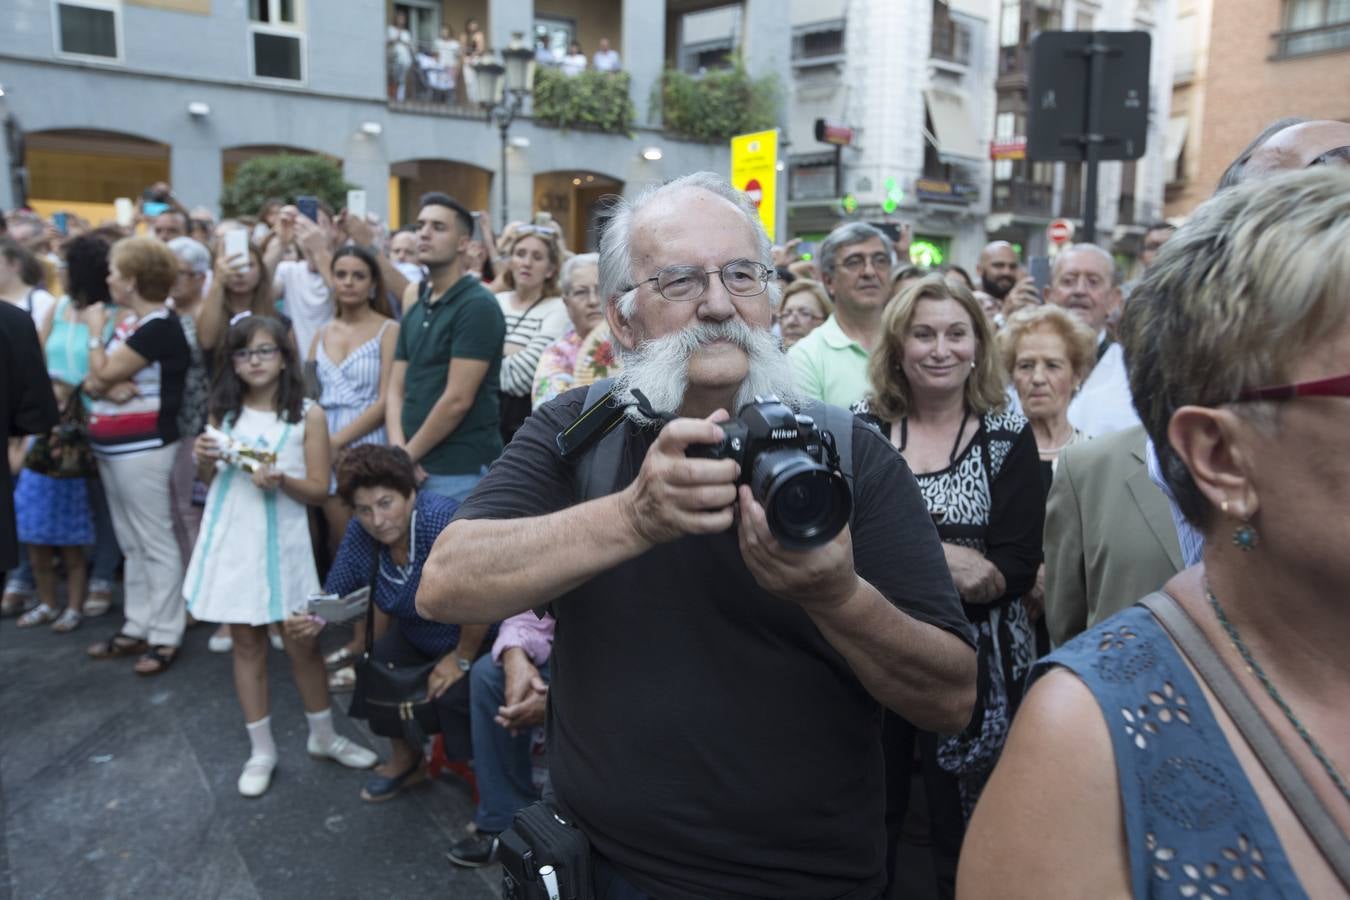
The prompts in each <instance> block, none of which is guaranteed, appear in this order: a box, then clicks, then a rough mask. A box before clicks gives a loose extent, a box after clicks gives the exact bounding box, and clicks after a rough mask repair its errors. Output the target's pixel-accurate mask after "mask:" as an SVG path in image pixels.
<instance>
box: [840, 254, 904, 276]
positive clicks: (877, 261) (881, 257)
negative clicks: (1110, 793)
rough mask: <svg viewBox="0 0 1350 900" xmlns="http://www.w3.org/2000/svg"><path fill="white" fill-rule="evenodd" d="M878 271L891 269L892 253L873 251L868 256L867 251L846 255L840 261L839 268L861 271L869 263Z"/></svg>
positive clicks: (846, 270) (848, 270) (847, 270)
mask: <svg viewBox="0 0 1350 900" xmlns="http://www.w3.org/2000/svg"><path fill="white" fill-rule="evenodd" d="M869 262H870V263H871V264H872V268H874V269H876V270H877V271H878V272H889V271H890V270H891V255H890V254H889V253H873V254H872V255H871V256H868V255H867V254H865V253H854V254H853V255H852V256H845V257H844V258H843V259H842V260H840V262H839V268H841V269H843V270H844V271H845V272H861V271H862V270H863V268H864V267H866V265H867V264H868V263H869Z"/></svg>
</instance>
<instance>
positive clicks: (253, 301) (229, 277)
mask: <svg viewBox="0 0 1350 900" xmlns="http://www.w3.org/2000/svg"><path fill="white" fill-rule="evenodd" d="M222 244H223V241H222ZM244 313H249V314H250V315H255V316H272V317H273V318H278V319H280V320H281V321H282V322H285V323H286V326H287V328H288V329H289V328H290V321H291V320H290V319H288V318H286V317H285V316H282V315H278V313H277V304H276V300H275V299H274V298H273V294H272V279H271V278H269V277H268V275H267V264H266V263H265V262H263V255H262V251H261V250H259V249H258V248H257V247H256V246H255V245H253V244H249V245H248V252H247V254H241V255H237V256H231V257H228V258H227V257H226V256H225V253H224V250H223V247H221V248H218V250H217V252H216V264H215V271H214V272H213V273H212V275H211V287H210V289H208V290H207V292H206V299H205V300H204V301H203V303H202V305H201V312H200V313H199V314H198V316H197V342H198V344H200V345H201V348H202V353H203V354H204V355H205V356H206V358H207V360H208V363H207V367H208V368H211V369H213V370H214V362H215V355H214V351H215V349H216V346H217V345H218V344H220V343H221V342H222V341H223V340H224V337H225V332H226V331H228V330H229V327H230V323H231V322H232V321H234V319H236V318H237V317H239V316H240V315H242V314H244Z"/></svg>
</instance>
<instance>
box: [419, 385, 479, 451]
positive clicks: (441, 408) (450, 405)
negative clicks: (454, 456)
mask: <svg viewBox="0 0 1350 900" xmlns="http://www.w3.org/2000/svg"><path fill="white" fill-rule="evenodd" d="M472 406H473V398H472V397H470V398H469V399H468V401H467V402H466V401H465V400H464V399H462V398H460V397H458V396H455V395H453V394H442V395H441V397H440V399H439V400H437V401H436V403H435V404H434V405H433V406H432V407H431V411H430V412H428V413H427V417H426V419H425V420H423V422H422V427H421V428H418V429H417V433H416V434H414V435H413V436H412V437H410V438H408V443H407V450H408V455H409V456H411V457H412V460H413V462H417V461H418V460H419V459H421V458H422V457H423V456H426V455H427V454H428V453H429V452H431V449H432V448H433V447H435V446H437V445H438V444H440V442H441V441H443V440H445V439H446V438H448V437H449V436H450V435H452V434H454V433H455V429H456V428H458V427H459V423H460V422H463V421H464V417H465V416H466V415H468V413H469V408H470V407H472Z"/></svg>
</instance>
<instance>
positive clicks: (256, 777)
mask: <svg viewBox="0 0 1350 900" xmlns="http://www.w3.org/2000/svg"><path fill="white" fill-rule="evenodd" d="M218 364H219V366H220V370H219V371H218V373H217V377H216V383H215V387H214V389H213V391H212V396H211V424H212V425H213V426H215V427H216V428H218V429H220V430H221V431H223V432H225V433H226V434H227V435H229V436H230V437H231V438H234V439H236V440H238V441H241V442H243V443H244V444H247V445H249V446H251V447H253V448H254V449H257V450H262V451H266V452H269V453H272V454H275V457H276V461H275V463H273V464H270V465H264V466H262V467H261V468H259V469H258V470H257V471H255V472H253V473H252V474H250V473H249V472H247V471H245V470H244V469H243V468H241V467H240V466H238V465H235V464H232V463H228V462H226V461H224V460H223V459H222V458H221V451H222V448H221V447H220V446H219V445H217V443H216V442H215V440H213V439H212V438H211V437H209V436H208V435H207V434H203V435H202V436H201V437H199V438H197V442H196V444H195V446H194V448H193V452H194V454H195V456H196V459H197V463H198V467H199V469H200V470H201V474H202V477H203V480H210V481H211V489H210V492H209V493H208V494H207V497H206V512H205V516H204V518H203V520H202V527H201V532H200V533H199V535H198V537H197V544H196V547H195V549H194V550H193V552H192V561H191V562H190V563H189V564H188V570H187V577H186V578H185V579H184V582H183V594H184V596H185V597H186V598H187V602H188V610H189V611H190V612H191V613H192V615H193V616H195V617H196V618H197V619H199V620H203V621H207V622H222V623H227V624H228V625H229V626H230V633H231V637H233V639H234V651H233V652H234V685H235V691H236V692H237V693H238V695H239V705H240V706H241V707H242V708H243V712H244V721H245V727H246V728H247V730H248V737H249V744H250V747H251V752H250V755H249V758H248V762H246V763H245V764H244V771H243V773H242V774H241V775H240V776H239V793H241V794H243V795H244V796H245V797H257V796H261V795H262V794H263V792H265V791H266V790H267V787H268V785H269V784H270V783H271V780H272V771H273V770H274V769H275V768H276V765H277V749H276V743H275V742H274V741H273V739H272V727H271V717H270V715H269V707H268V698H267V648H268V640H267V626H268V625H269V624H271V623H274V622H277V623H279V622H281V621H282V620H284V619H285V618H286V617H287V616H288V615H290V614H291V613H295V612H303V611H304V609H305V603H306V599H307V598H308V596H309V594H310V593H311V592H312V591H315V590H317V589H318V587H319V578H318V573H317V572H316V571H315V567H314V555H313V551H312V549H311V545H310V539H309V521H308V515H307V512H306V509H305V507H306V505H314V506H317V505H319V504H321V503H322V502H323V501H324V499H325V498H326V497H327V496H328V427H327V425H326V423H325V422H324V414H323V410H322V409H320V408H319V407H318V406H317V405H314V404H311V403H309V402H308V401H306V400H305V399H304V383H303V380H302V377H301V374H300V365H299V362H298V360H297V359H296V353H295V346H294V343H293V342H292V341H291V338H290V335H289V334H288V333H287V331H286V326H285V325H284V324H282V323H281V322H280V321H279V320H277V319H274V318H271V317H268V316H245V317H244V318H242V319H240V320H239V321H238V322H236V323H235V324H233V325H231V326H230V330H229V333H228V334H227V335H226V338H225V342H224V347H223V352H222V354H221V357H220V359H219V363H218ZM286 652H287V654H289V655H290V657H291V669H292V672H293V675H294V678H295V684H296V687H297V688H298V689H299V691H300V699H301V701H302V702H303V704H304V707H305V718H306V719H308V720H309V742H308V744H307V747H306V749H307V750H308V751H309V754H310V755H311V756H314V757H321V758H328V759H333V760H336V761H338V762H340V763H342V764H343V765H345V766H350V767H351V768H354V769H365V768H369V767H370V766H372V765H374V764H375V762H376V761H377V757H376V755H375V754H374V753H373V752H371V751H370V750H367V749H365V748H364V747H359V746H357V745H356V744H354V743H352V742H351V741H349V740H347V739H346V738H344V737H340V736H339V735H338V734H337V732H336V731H335V730H334V728H333V716H332V711H331V710H330V708H329V703H328V684H327V677H326V675H325V672H324V665H323V659H322V658H321V657H320V655H319V647H318V643H317V641H314V640H309V641H294V640H292V639H291V638H290V637H289V636H288V637H287V638H286Z"/></svg>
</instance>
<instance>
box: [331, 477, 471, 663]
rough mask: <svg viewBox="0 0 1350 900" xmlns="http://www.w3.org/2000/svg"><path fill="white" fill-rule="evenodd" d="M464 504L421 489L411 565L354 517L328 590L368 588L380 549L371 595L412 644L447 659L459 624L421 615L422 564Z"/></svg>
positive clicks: (415, 513)
mask: <svg viewBox="0 0 1350 900" xmlns="http://www.w3.org/2000/svg"><path fill="white" fill-rule="evenodd" d="M458 508H459V503H458V501H455V500H451V499H450V498H448V497H442V496H440V495H438V494H432V493H421V494H418V495H417V500H416V502H415V505H414V506H413V514H412V524H411V526H410V529H411V531H412V539H411V540H410V541H409V543H408V564H407V565H406V566H399V565H397V564H396V563H395V562H394V560H393V558H392V557H391V556H390V555H389V548H388V547H386V546H384V545H382V544H380V543H379V542H377V541H376V540H375V539H374V538H373V537H371V536H370V534H369V532H367V531H366V530H365V529H364V528H362V527H361V523H360V522H357V521H356V519H352V521H351V522H350V523H348V525H347V533H346V534H345V535H343V537H342V546H340V547H338V552H337V559H335V560H334V561H333V568H332V569H331V570H329V572H328V579H327V580H326V581H325V582H324V586H323V587H324V590H325V591H327V592H329V593H330V594H350V593H351V592H352V591H355V590H358V589H360V588H362V587H365V586H366V585H367V584H368V583H369V580H370V570H371V566H372V565H373V561H374V554H375V553H376V552H378V553H379V555H380V570H379V574H378V575H377V576H376V578H375V587H374V590H373V591H372V592H371V599H372V600H374V601H375V605H376V606H377V607H379V609H380V611H381V612H384V613H385V614H387V615H389V616H392V617H393V618H395V619H397V620H398V628H399V631H400V632H401V633H402V635H403V636H404V637H406V638H407V639H408V642H409V643H411V644H412V645H413V646H414V647H416V648H417V649H418V650H419V651H420V652H422V653H425V654H426V655H427V656H429V657H441V656H444V655H445V654H447V653H449V652H450V651H451V650H453V649H455V647H457V646H459V626H458V625H442V624H441V623H439V622H432V621H430V620H429V619H424V618H422V617H421V616H419V615H418V614H417V605H416V603H415V601H416V598H417V587H418V585H420V584H421V583H422V565H423V564H424V563H425V562H426V559H427V555H428V554H430V553H431V545H432V544H434V543H435V542H436V537H437V536H438V535H439V534H440V533H441V531H443V530H444V529H445V526H447V525H449V524H450V520H451V519H452V518H453V517H454V515H455V510H456V509H458ZM495 631H496V626H493V628H492V629H491V630H490V631H489V632H488V635H487V637H486V638H485V639H484V646H485V647H490V646H492V641H493V639H494V632H495Z"/></svg>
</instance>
